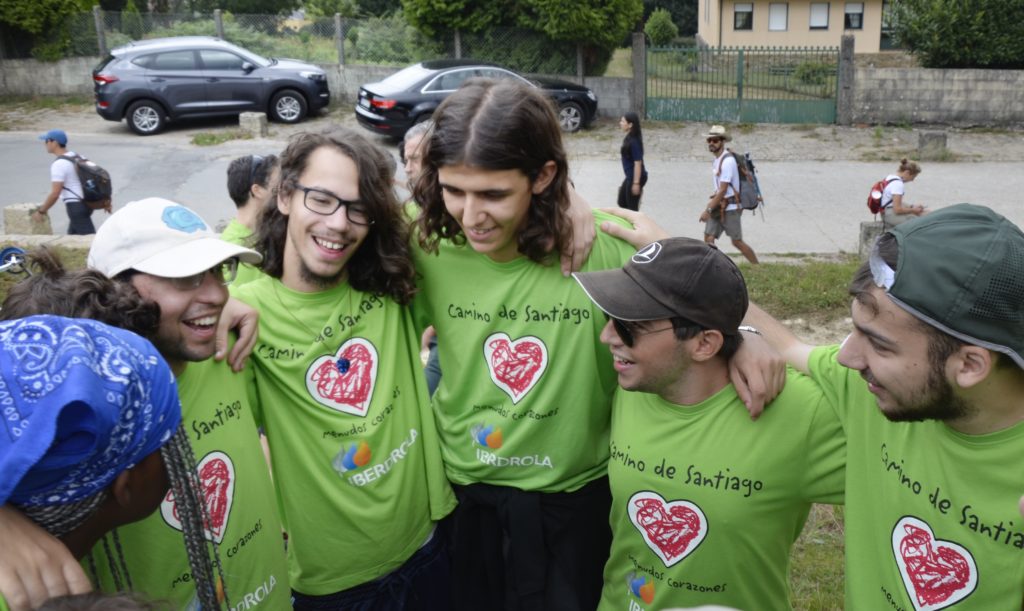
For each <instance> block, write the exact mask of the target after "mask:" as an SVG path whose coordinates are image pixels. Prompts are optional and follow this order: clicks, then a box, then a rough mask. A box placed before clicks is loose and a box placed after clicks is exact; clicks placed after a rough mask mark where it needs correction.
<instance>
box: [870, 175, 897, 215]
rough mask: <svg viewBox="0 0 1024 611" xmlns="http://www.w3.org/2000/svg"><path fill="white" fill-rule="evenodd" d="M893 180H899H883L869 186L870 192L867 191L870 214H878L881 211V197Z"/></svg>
mask: <svg viewBox="0 0 1024 611" xmlns="http://www.w3.org/2000/svg"><path fill="white" fill-rule="evenodd" d="M894 180H900V179H899V178H890V179H889V180H886V179H884V178H883V179H882V180H880V181H878V182H876V183H875V184H873V185H871V190H870V191H868V210H870V211H871V214H878V213H879V212H881V211H882V195H883V194H884V193H885V188H886V187H888V186H889V183H891V182H892V181H894Z"/></svg>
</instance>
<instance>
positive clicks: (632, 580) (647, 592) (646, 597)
mask: <svg viewBox="0 0 1024 611" xmlns="http://www.w3.org/2000/svg"><path fill="white" fill-rule="evenodd" d="M626 581H627V582H628V583H629V593H630V594H632V595H633V596H636V597H637V598H639V599H640V600H642V601H644V602H645V603H647V604H648V605H649V604H651V603H652V602H653V601H654V582H653V581H652V580H651V578H650V577H647V576H640V577H637V576H636V572H635V571H634V572H632V573H630V574H629V577H627V578H626Z"/></svg>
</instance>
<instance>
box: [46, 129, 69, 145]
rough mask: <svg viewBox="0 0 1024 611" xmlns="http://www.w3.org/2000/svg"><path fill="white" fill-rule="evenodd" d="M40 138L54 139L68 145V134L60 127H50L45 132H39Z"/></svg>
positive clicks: (58, 142)
mask: <svg viewBox="0 0 1024 611" xmlns="http://www.w3.org/2000/svg"><path fill="white" fill-rule="evenodd" d="M39 139H40V140H44V141H45V140H54V141H56V142H57V144H59V145H61V146H67V145H68V135H67V134H65V133H64V130H62V129H51V130H50V131H48V132H46V133H45V134H39Z"/></svg>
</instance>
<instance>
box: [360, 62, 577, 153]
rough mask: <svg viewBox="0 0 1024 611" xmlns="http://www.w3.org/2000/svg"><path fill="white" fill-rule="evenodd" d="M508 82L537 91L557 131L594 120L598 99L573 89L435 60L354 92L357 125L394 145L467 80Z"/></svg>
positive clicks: (476, 64)
mask: <svg viewBox="0 0 1024 611" xmlns="http://www.w3.org/2000/svg"><path fill="white" fill-rule="evenodd" d="M476 77H482V78H493V79H503V78H511V79H518V80H521V81H525V82H526V83H529V84H530V85H533V86H534V87H539V88H540V89H542V90H543V91H544V92H545V93H547V94H548V95H549V96H551V99H552V100H553V101H554V102H555V104H556V105H557V107H558V120H559V122H560V123H561V125H562V130H563V131H566V132H575V131H578V130H579V129H580V128H581V127H585V126H587V125H589V124H590V122H591V121H593V120H594V117H595V116H596V115H597V96H596V95H594V92H593V91H591V90H590V89H588V88H587V87H584V86H583V85H577V84H576V83H570V82H568V81H560V80H555V79H546V78H527V77H524V76H520V75H518V74H516V73H515V72H512V71H510V70H506V69H505V68H502V67H500V66H497V65H494V64H488V63H486V62H479V61H473V60H465V59H462V60H458V59H440V60H434V61H426V62H421V63H418V64H414V65H412V66H409V67H408V68H404V69H402V70H400V71H399V72H396V73H395V74H392V75H391V76H389V77H388V78H386V79H384V80H383V81H380V82H379V83H370V84H368V85H363V86H362V87H360V88H359V101H358V103H357V104H356V119H358V120H359V124H360V125H362V126H363V127H365V128H367V129H369V130H371V131H374V132H377V133H378V134H384V135H387V136H391V137H392V138H395V139H398V138H401V137H402V136H403V135H405V132H406V130H408V129H409V128H410V127H412V126H413V125H415V124H416V123H419V122H421V121H426V120H427V119H429V118H430V116H431V115H432V114H433V113H434V109H436V108H437V107H438V106H439V105H440V104H441V102H442V101H443V100H444V99H445V98H446V97H448V95H449V94H451V93H452V92H453V91H455V90H456V89H458V88H459V86H460V85H461V84H462V83H463V82H464V81H466V80H467V79H470V78H476Z"/></svg>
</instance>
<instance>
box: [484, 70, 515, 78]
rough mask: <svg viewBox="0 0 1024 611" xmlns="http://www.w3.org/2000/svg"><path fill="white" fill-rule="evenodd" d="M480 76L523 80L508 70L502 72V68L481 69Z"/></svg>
mask: <svg viewBox="0 0 1024 611" xmlns="http://www.w3.org/2000/svg"><path fill="white" fill-rule="evenodd" d="M480 76H483V77H486V78H492V79H498V80H501V79H513V80H521V79H520V77H519V75H518V74H514V73H512V72H509V71H508V70H502V69H500V68H481V69H480Z"/></svg>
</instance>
